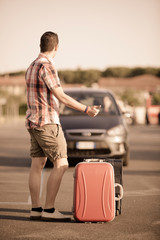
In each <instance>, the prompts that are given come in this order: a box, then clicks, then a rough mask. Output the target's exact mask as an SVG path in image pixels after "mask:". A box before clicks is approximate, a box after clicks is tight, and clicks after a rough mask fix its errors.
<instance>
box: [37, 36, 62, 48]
mask: <svg viewBox="0 0 160 240" xmlns="http://www.w3.org/2000/svg"><path fill="white" fill-rule="evenodd" d="M58 42H59V40H58V35H57V33H54V32H45V33H44V34H43V35H42V36H41V39H40V49H41V52H50V51H52V50H53V49H54V47H56V46H57V45H58Z"/></svg>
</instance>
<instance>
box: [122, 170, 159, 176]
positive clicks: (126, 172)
mask: <svg viewBox="0 0 160 240" xmlns="http://www.w3.org/2000/svg"><path fill="white" fill-rule="evenodd" d="M123 174H124V175H135V176H136V175H137V176H160V171H159V170H155V171H150V170H146V171H145V170H123Z"/></svg>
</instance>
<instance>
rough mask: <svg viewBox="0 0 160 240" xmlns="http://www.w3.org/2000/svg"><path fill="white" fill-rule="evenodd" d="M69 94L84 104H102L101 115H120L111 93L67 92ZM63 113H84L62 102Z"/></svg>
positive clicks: (61, 110)
mask: <svg viewBox="0 0 160 240" xmlns="http://www.w3.org/2000/svg"><path fill="white" fill-rule="evenodd" d="M66 94H67V95H69V96H71V97H73V98H74V99H76V100H77V101H78V102H80V103H82V104H84V105H89V106H93V105H101V110H100V113H99V115H108V116H109V115H119V111H118V108H117V106H116V104H115V102H114V100H113V98H112V96H111V95H110V94H105V93H97V92H66ZM60 114H61V115H81V114H82V113H81V112H79V111H77V110H74V109H72V108H69V107H66V106H65V105H64V104H62V103H61V104H60Z"/></svg>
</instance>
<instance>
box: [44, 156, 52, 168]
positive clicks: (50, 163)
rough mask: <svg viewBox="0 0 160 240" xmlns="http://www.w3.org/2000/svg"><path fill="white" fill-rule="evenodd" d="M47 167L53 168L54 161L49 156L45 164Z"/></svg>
mask: <svg viewBox="0 0 160 240" xmlns="http://www.w3.org/2000/svg"><path fill="white" fill-rule="evenodd" d="M45 167H46V168H52V167H53V163H52V162H51V161H50V160H49V159H48V158H47V162H46V165H45Z"/></svg>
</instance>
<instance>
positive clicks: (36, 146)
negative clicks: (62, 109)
mask: <svg viewBox="0 0 160 240" xmlns="http://www.w3.org/2000/svg"><path fill="white" fill-rule="evenodd" d="M28 131H29V133H30V136H31V148H30V156H31V157H47V158H49V160H50V161H51V162H53V161H55V160H56V159H59V158H67V144H66V140H65V137H64V134H63V130H62V127H61V126H60V125H58V124H46V125H44V126H42V127H37V128H34V129H28Z"/></svg>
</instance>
